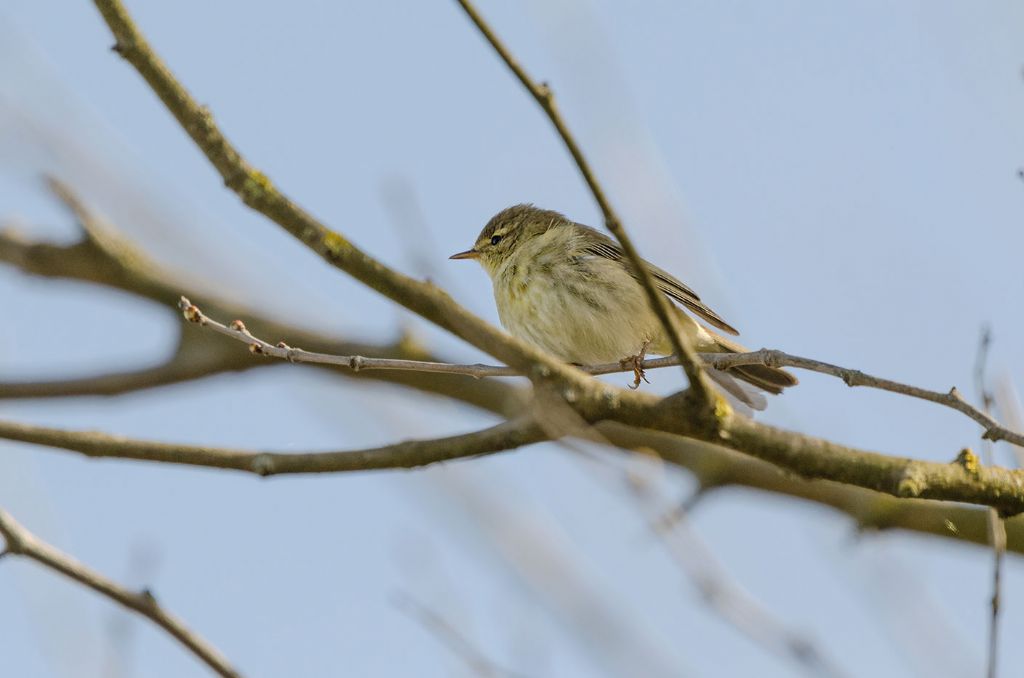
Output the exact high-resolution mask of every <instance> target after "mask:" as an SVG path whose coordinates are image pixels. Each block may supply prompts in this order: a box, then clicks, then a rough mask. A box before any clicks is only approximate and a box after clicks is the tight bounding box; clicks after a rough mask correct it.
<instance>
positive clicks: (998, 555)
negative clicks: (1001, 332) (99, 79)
mask: <svg viewBox="0 0 1024 678" xmlns="http://www.w3.org/2000/svg"><path fill="white" fill-rule="evenodd" d="M991 347H992V332H991V329H990V328H989V327H987V326H986V327H983V328H982V330H981V337H980V338H979V340H978V355H977V358H976V359H975V361H974V386H975V388H976V389H977V391H978V398H979V399H980V400H981V406H982V409H983V410H984V413H985V415H989V413H990V412H991V411H992V404H993V401H994V398H993V397H992V394H991V392H990V391H989V390H988V383H987V380H986V378H985V370H986V367H987V366H988V354H989V349H990V348H991ZM982 458H983V459H984V461H985V463H986V464H992V461H993V459H992V458H993V454H992V441H991V440H990V439H986V440H983V441H982ZM988 534H989V539H990V541H991V543H992V599H991V608H992V614H991V616H990V617H989V629H988V669H987V673H986V675H987V676H988V678H996V674H997V667H998V665H999V608H1000V600H1001V597H1002V570H1003V554H1005V552H1006V527H1005V525H1004V524H1003V520H1002V518H1000V516H999V513H998V512H997V511H996V510H995V509H989V510H988Z"/></svg>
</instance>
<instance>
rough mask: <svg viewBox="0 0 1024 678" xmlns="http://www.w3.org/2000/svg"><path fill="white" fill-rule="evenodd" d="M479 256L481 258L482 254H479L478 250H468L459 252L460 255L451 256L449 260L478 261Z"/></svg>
mask: <svg viewBox="0 0 1024 678" xmlns="http://www.w3.org/2000/svg"><path fill="white" fill-rule="evenodd" d="M479 256H480V253H479V252H477V251H476V250H466V251H465V252H459V253H458V254H453V255H451V256H450V257H448V258H449V259H476V258H477V257H479Z"/></svg>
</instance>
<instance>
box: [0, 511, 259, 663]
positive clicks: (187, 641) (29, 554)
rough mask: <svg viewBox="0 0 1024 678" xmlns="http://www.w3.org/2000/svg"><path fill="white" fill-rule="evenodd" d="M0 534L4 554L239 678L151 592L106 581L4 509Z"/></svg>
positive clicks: (215, 651)
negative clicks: (74, 586) (98, 598)
mask: <svg viewBox="0 0 1024 678" xmlns="http://www.w3.org/2000/svg"><path fill="white" fill-rule="evenodd" d="M0 534H2V535H3V537H4V540H5V541H6V542H7V543H6V549H5V551H4V553H7V554H11V555H17V556H24V557H25V558H29V559H31V560H34V561H36V562H37V563H39V564H41V565H43V566H44V567H46V568H48V569H50V570H53V571H54V572H59V573H60V574H62V575H64V576H65V577H68V578H69V579H73V580H74V581H77V582H78V583H80V584H82V585H84V586H87V587H89V588H90V589H92V590H93V591H96V592H97V593H99V594H100V595H103V596H106V597H107V598H110V599H111V600H113V601H114V602H116V603H118V604H120V605H123V606H124V607H126V608H128V609H129V610H133V611H135V612H138V613H139V614H141V615H142V616H144V617H147V618H148V619H150V620H151V621H152V622H153V623H154V624H156V625H157V626H159V627H160V628H162V629H163V630H164V631H166V632H167V633H168V634H170V635H171V636H172V637H173V638H174V639H175V640H177V641H178V642H179V643H181V644H182V645H184V646H185V648H186V649H188V651H189V652H191V653H192V654H194V655H195V656H196V657H197V658H199V660H200V661H202V662H203V663H204V664H206V665H207V666H209V667H210V668H211V669H213V670H214V671H215V672H216V673H217V674H219V675H221V676H224V677H225V678H240V676H241V674H239V673H238V671H236V670H235V669H234V668H233V667H232V666H231V664H230V663H229V662H228V660H227V659H226V658H225V657H224V656H222V655H221V653H220V652H219V651H218V650H217V649H216V648H215V647H213V646H212V645H210V644H209V643H207V642H206V641H205V640H203V639H202V638H200V637H199V636H198V635H196V633H195V632H194V631H191V630H190V629H189V628H188V627H186V626H185V624H184V623H183V622H182V621H181V620H180V619H178V618H177V617H175V616H174V615H172V614H171V613H170V612H167V611H166V610H165V609H164V608H163V607H162V606H161V605H160V604H159V603H158V602H157V600H156V598H155V597H154V596H153V594H152V592H151V591H149V590H148V589H143V590H142V591H140V592H135V591H129V590H128V589H125V588H123V587H121V586H120V585H118V584H116V583H114V582H113V581H111V580H109V579H107V578H106V577H104V576H103V575H101V574H100V573H98V572H96V571H94V570H91V569H89V568H88V567H86V566H85V565H83V564H81V563H79V562H78V561H76V560H75V559H73V558H71V557H70V556H68V555H66V554H64V553H62V552H61V551H58V550H57V549H55V548H54V547H52V546H50V545H49V544H46V543H45V542H43V541H41V540H40V539H39V538H38V537H36V536H35V535H33V534H32V533H31V532H29V531H28V530H26V529H25V528H24V527H22V526H21V525H20V524H18V522H17V521H15V520H14V518H12V517H11V516H10V514H8V513H7V512H6V511H4V510H3V509H0Z"/></svg>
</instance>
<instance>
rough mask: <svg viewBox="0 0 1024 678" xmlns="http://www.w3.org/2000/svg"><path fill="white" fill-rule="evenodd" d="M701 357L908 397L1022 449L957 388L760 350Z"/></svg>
mask: <svg viewBox="0 0 1024 678" xmlns="http://www.w3.org/2000/svg"><path fill="white" fill-rule="evenodd" d="M701 357H702V358H703V359H705V360H706V361H707V362H708V363H709V364H710V365H712V366H714V367H716V368H718V369H720V370H727V369H729V368H730V367H737V366H739V365H767V366H769V367H796V368H799V369H804V370H810V371H811V372H818V373H820V374H828V375H831V376H833V377H838V378H839V379H842V380H843V381H844V382H845V383H846V385H847V386H866V387H868V388H875V389H879V390H882V391H889V392H890V393H900V394H902V395H906V396H910V397H911V398H918V399H920V400H927V401H929V402H933V403H938V404H939V405H945V406H946V407H950V408H952V409H954V410H956V411H957V412H960V413H962V414H965V415H967V416H968V417H970V418H971V419H973V420H974V421H976V422H978V423H979V424H981V426H982V427H983V428H984V429H985V432H984V434H983V435H982V438H984V439H985V440H992V441H997V440H1006V441H1008V442H1012V443H1014V444H1015V445H1024V434H1021V433H1017V432H1016V431H1011V430H1010V429H1008V428H1005V427H1003V426H1001V425H1000V424H999V422H997V421H996V420H995V419H994V418H992V416H991V415H989V414H987V413H985V412H982V411H981V410H979V409H978V408H976V407H974V406H973V405H971V404H970V403H968V402H967V401H966V400H964V398H963V396H962V395H960V391H958V390H957V389H956V387H953V388H951V389H950V390H949V391H947V392H945V393H943V392H939V391H929V390H927V389H923V388H918V387H917V386H909V385H907V384H901V383H900V382H898V381H892V380H890V379H883V378H881V377H875V376H872V375H870V374H865V373H864V372H861V371H860V370H852V369H849V368H846V367H839V366H838V365H832V364H830V363H826V362H821V361H820V360H812V359H811V358H801V357H800V356H795V355H790V354H788V353H783V352H782V351H776V350H772V349H766V348H763V349H761V350H760V351H751V352H749V353H718V354H712V355H705V354H702V355H701Z"/></svg>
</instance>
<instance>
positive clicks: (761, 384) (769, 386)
mask: <svg viewBox="0 0 1024 678" xmlns="http://www.w3.org/2000/svg"><path fill="white" fill-rule="evenodd" d="M705 331H707V333H708V334H709V335H711V338H712V339H713V340H714V344H713V346H714V347H713V348H712V351H711V352H713V353H746V352H747V350H748V349H746V348H745V347H743V346H742V345H740V344H738V343H736V342H735V341H733V340H732V339H727V338H725V337H723V336H721V335H720V334H718V333H717V332H711V331H709V330H705ZM701 349H702V350H706V349H704V347H703V346H702V347H701ZM708 373H709V376H711V377H712V379H715V381H719V380H718V379H717V378H716V377H715V374H716V373H717V374H719V375H722V376H731V377H735V378H736V379H740V380H742V381H745V382H747V383H748V384H750V385H751V386H754V387H756V388H758V389H760V390H762V391H765V392H766V393H773V394H775V395H778V394H780V393H782V389H784V388H788V387H790V386H796V384H797V383H798V382H797V378H796V377H794V376H793V375H792V374H791V373H790V372H787V371H786V370H783V369H780V368H778V367H768V366H767V365H739V366H737V367H730V368H729V369H727V370H724V371H722V370H714V369H712V370H708ZM719 383H721V382H719ZM727 390H728V389H727ZM730 392H731V391H730ZM755 409H757V408H755Z"/></svg>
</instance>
